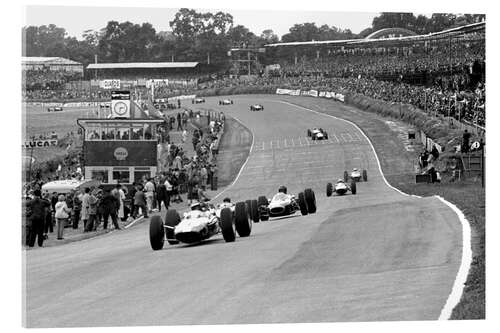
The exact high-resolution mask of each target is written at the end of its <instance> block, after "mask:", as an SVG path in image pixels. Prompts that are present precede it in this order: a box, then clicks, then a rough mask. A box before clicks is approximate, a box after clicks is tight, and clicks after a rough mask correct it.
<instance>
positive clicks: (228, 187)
mask: <svg viewBox="0 0 500 333" xmlns="http://www.w3.org/2000/svg"><path fill="white" fill-rule="evenodd" d="M231 118H233V119H234V120H236V121H237V122H239V123H240V125H242V126H243V127H245V128H246V129H248V131H249V132H250V133H251V134H252V144H251V146H250V150H249V152H248V156H247V159H246V160H245V163H243V165H242V166H241V168H240V171H239V172H238V174H237V175H236V178H234V180H233V182H232V183H231V184H229V186H227V187H226V188H225V189H223V190H222V191H221V192H220V193H219V194H217V195H216V196H214V197H213V198H212V200H215V199H217V198H218V197H219V196H220V195H221V194H222V193H224V192H226V191H227V190H229V189H230V188H232V187H233V185H234V184H235V183H236V182H237V181H238V179H239V178H240V176H241V173H242V172H243V169H245V166H246V165H247V162H248V160H249V159H250V156H251V155H252V151H253V144H254V141H255V135H254V134H253V132H252V130H250V128H248V127H246V126H245V125H244V124H243V122H242V121H241V120H239V119H238V118H236V117H234V116H232V115H231Z"/></svg>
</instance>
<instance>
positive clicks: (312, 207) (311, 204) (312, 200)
mask: <svg viewBox="0 0 500 333" xmlns="http://www.w3.org/2000/svg"><path fill="white" fill-rule="evenodd" d="M304 197H305V199H306V202H307V212H308V213H309V214H314V213H316V196H315V195H314V191H313V190H311V189H310V188H306V189H305V190H304Z"/></svg>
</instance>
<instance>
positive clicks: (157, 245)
mask: <svg viewBox="0 0 500 333" xmlns="http://www.w3.org/2000/svg"><path fill="white" fill-rule="evenodd" d="M228 201H229V202H228ZM249 216H250V211H249V209H248V207H247V204H246V203H245V202H237V203H236V204H231V202H230V200H229V199H227V198H226V199H224V203H222V204H220V205H219V206H217V207H215V206H214V205H212V204H206V203H199V202H194V203H193V204H192V205H191V211H188V212H185V213H184V214H183V216H182V218H181V217H180V215H179V213H178V212H177V210H175V209H168V210H167V213H166V216H165V221H163V219H162V218H161V216H158V215H155V216H153V217H151V221H150V224H149V240H150V243H151V248H152V249H153V250H155V251H157V250H161V249H162V248H163V244H164V242H165V240H166V241H167V242H168V243H169V244H170V245H174V244H179V242H182V243H186V244H193V243H199V242H201V241H203V240H206V239H209V238H210V237H212V236H214V235H217V234H219V233H222V237H223V238H224V240H225V241H226V242H234V240H235V238H236V233H235V229H236V232H237V233H238V235H239V236H240V237H248V236H250V233H251V231H252V221H251V219H250V218H249Z"/></svg>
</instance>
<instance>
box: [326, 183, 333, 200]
mask: <svg viewBox="0 0 500 333" xmlns="http://www.w3.org/2000/svg"><path fill="white" fill-rule="evenodd" d="M332 193H333V185H332V183H328V184H326V196H327V197H331V196H332Z"/></svg>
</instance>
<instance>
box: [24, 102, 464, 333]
mask: <svg viewBox="0 0 500 333" xmlns="http://www.w3.org/2000/svg"><path fill="white" fill-rule="evenodd" d="M233 99H234V102H235V103H234V105H231V106H219V105H217V104H218V98H216V97H212V98H207V103H206V104H202V105H200V107H204V108H208V107H210V108H213V109H219V110H222V111H224V112H225V113H226V114H227V115H229V116H233V117H235V118H236V119H238V120H239V121H241V122H242V123H243V124H244V125H245V126H246V127H248V128H249V129H250V130H251V131H252V132H253V135H254V144H253V147H252V150H251V153H250V156H249V159H248V162H247V163H246V165H245V166H244V168H243V169H242V172H241V174H240V175H239V178H238V179H237V181H236V182H235V183H234V184H233V185H232V186H231V187H229V188H227V189H226V190H225V191H224V192H223V193H221V194H220V195H219V196H218V197H217V200H215V202H216V203H218V202H220V201H221V200H222V198H223V197H226V196H228V197H231V198H232V200H233V201H238V200H245V199H256V198H257V196H259V195H266V196H267V197H270V196H272V195H273V194H274V193H275V192H276V191H277V188H278V186H279V185H282V184H283V185H286V186H287V187H288V191H289V193H294V194H297V193H298V192H299V191H303V190H304V189H305V188H307V187H311V188H312V189H313V190H314V191H315V192H316V200H317V204H318V210H317V213H316V214H312V215H307V216H301V215H300V213H297V214H296V215H294V216H290V217H285V218H276V219H270V220H269V221H267V222H261V223H258V224H254V225H253V229H252V234H251V236H250V237H248V238H237V239H236V241H235V242H234V243H225V242H224V240H223V239H222V237H221V236H217V237H214V238H213V239H211V240H209V241H206V242H204V243H201V244H198V245H191V246H189V245H177V246H169V245H165V247H164V249H163V250H161V251H152V250H151V247H150V245H149V238H148V227H149V224H148V223H142V224H138V225H136V226H134V227H132V228H130V229H128V230H126V231H121V232H113V233H111V234H108V235H105V236H103V237H98V238H93V239H89V240H85V241H81V242H76V243H71V244H68V245H64V246H59V247H51V248H43V249H36V250H31V251H27V252H26V294H25V304H26V325H27V326H28V327H73V326H126V325H165V324H229V323H240V324H244V323H285V322H286V323H294V322H335V321H373V320H435V319H437V318H438V317H439V315H440V312H441V310H442V308H443V306H444V304H445V303H446V300H447V298H448V296H449V294H450V292H451V290H452V287H453V282H454V280H455V277H456V274H457V271H458V269H459V266H460V260H461V252H462V236H461V224H460V222H459V220H458V218H457V216H456V214H455V213H454V212H453V211H452V210H451V209H450V208H448V207H447V206H445V205H444V204H443V203H441V202H440V201H439V200H437V199H435V198H423V199H422V198H415V197H409V196H405V195H403V194H401V193H399V192H397V191H396V190H394V189H392V188H390V187H388V186H387V185H386V183H385V182H384V179H383V177H382V175H381V174H380V171H379V167H378V164H377V160H376V157H375V155H374V152H373V150H372V147H371V146H370V144H369V142H368V141H367V140H366V138H365V137H364V136H363V135H362V134H361V133H360V132H359V131H358V130H357V129H356V128H355V127H354V126H353V125H351V124H349V123H347V122H345V121H342V120H339V119H335V118H332V117H328V116H326V115H322V114H317V113H313V112H310V111H308V110H305V109H303V108H300V107H295V106H293V105H290V104H286V103H283V102H280V101H278V99H277V98H276V97H273V96H268V97H253V96H241V97H233ZM253 103H261V104H263V105H264V107H265V110H264V111H263V112H250V111H249V105H250V104H253ZM332 105H333V104H332ZM314 126H320V127H322V128H324V129H326V130H327V131H328V132H329V135H330V140H328V141H323V142H317V143H313V142H312V141H310V139H308V138H307V137H306V129H307V128H312V127H314ZM353 167H358V168H360V169H366V170H367V171H368V182H366V183H364V182H362V183H358V193H357V194H356V195H350V194H349V195H345V196H342V197H335V196H334V197H330V198H327V197H326V194H325V187H326V183H327V182H328V181H332V182H334V181H335V180H336V179H338V178H342V175H343V172H344V170H350V169H352V168H353Z"/></svg>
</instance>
